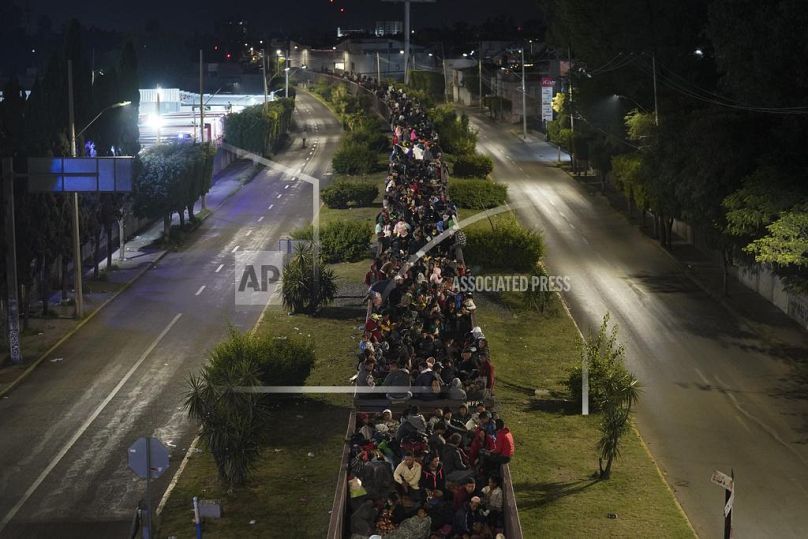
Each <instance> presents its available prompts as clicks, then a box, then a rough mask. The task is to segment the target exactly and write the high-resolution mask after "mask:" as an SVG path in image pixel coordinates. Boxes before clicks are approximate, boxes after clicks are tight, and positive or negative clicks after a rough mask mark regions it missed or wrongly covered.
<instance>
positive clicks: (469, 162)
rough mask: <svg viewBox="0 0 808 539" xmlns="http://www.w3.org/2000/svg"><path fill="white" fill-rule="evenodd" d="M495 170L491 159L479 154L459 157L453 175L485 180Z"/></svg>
mask: <svg viewBox="0 0 808 539" xmlns="http://www.w3.org/2000/svg"><path fill="white" fill-rule="evenodd" d="M493 170H494V162H493V161H492V160H491V158H490V157H488V156H486V155H482V154H479V153H470V154H466V155H458V156H457V157H456V158H455V162H454V168H453V169H452V174H454V175H455V176H457V177H460V178H485V177H486V176H488V175H489V174H491V172H492V171H493Z"/></svg>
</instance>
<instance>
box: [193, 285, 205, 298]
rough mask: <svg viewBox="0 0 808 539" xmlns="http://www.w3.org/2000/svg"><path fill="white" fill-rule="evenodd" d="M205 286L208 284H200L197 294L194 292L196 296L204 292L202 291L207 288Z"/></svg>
mask: <svg viewBox="0 0 808 539" xmlns="http://www.w3.org/2000/svg"><path fill="white" fill-rule="evenodd" d="M205 286H206V285H204V284H203V285H202V286H200V287H199V290H197V291H196V294H194V296H198V295H199V294H201V293H202V291H203V290H204V289H205Z"/></svg>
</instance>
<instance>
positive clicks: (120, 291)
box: [0, 187, 241, 398]
mask: <svg viewBox="0 0 808 539" xmlns="http://www.w3.org/2000/svg"><path fill="white" fill-rule="evenodd" d="M239 189H241V187H239ZM236 191H238V189H237V190H236ZM234 193H235V191H234ZM219 206H221V204H219ZM219 206H216V207H217V208H218V207H219ZM211 215H213V211H211V210H208V212H207V213H206V214H205V215H204V216H203V217H202V218H201V219H199V225H200V226H201V225H202V223H203V222H205V220H206V219H207V218H208V217H210V216H211ZM169 252H170V251H169V250H168V249H164V250H163V251H162V252H161V253H160V254H158V255H157V257H156V258H155V259H154V260H152V261H151V262H150V263H149V264H148V265H147V266H146V267H145V268H143V269H142V270H140V271H139V272H138V273H137V275H135V276H134V277H132V278H131V279H129V280H128V281H127V282H125V283H124V284H123V286H121V288H120V289H118V290H116V291H115V292H114V293H113V294H112V296H110V297H108V298H107V299H106V300H105V301H104V302H103V303H102V304H101V305H99V306H98V307H96V308H95V310H93V311H92V312H91V313H90V314H88V315H87V316H85V317H84V318H82V319H81V320H80V321H79V323H78V324H76V326H75V327H74V328H73V329H71V330H70V331H68V332H67V333H65V334H64V335H62V337H61V338H60V339H59V340H58V341H56V342H55V343H53V345H52V346H51V347H50V348H48V349H47V350H45V352H43V353H42V355H40V356H39V357H38V358H36V359H35V360H34V362H33V363H31V364H30V365H28V367H26V369H25V370H24V371H23V372H22V373H21V374H20V375H19V376H18V377H17V378H15V379H14V380H12V381H11V382H9V384H8V385H7V386H6V387H4V388H3V389H0V398H3V397H5V396H6V395H8V394H9V393H11V392H12V391H13V390H14V388H15V387H17V386H18V385H20V384H21V383H22V382H23V381H24V380H25V379H26V378H28V376H30V375H31V373H33V372H34V369H36V368H37V367H38V366H39V365H40V364H41V363H42V362H43V361H45V359H47V357H48V356H49V355H50V354H51V353H52V352H53V351H54V350H56V349H57V348H59V347H60V346H61V345H62V344H64V342H65V341H66V340H68V339H69V338H70V337H72V336H73V335H75V334H76V333H77V332H78V331H79V330H80V329H81V328H83V327H84V326H85V324H87V322H89V321H90V320H92V319H93V317H95V315H96V314H98V313H99V312H100V311H101V309H103V308H104V307H106V306H107V305H109V304H110V303H112V301H113V300H115V299H116V298H117V297H118V296H120V295H121V294H123V293H124V292H126V290H127V289H128V288H129V287H130V286H132V285H133V284H134V283H135V282H136V281H137V280H138V279H140V278H141V277H143V275H145V273H146V272H147V271H149V270H150V269H153V268H154V267H155V266H156V265H157V263H158V262H159V261H160V260H162V259H163V257H165V256H166V255H167V254H168V253H169Z"/></svg>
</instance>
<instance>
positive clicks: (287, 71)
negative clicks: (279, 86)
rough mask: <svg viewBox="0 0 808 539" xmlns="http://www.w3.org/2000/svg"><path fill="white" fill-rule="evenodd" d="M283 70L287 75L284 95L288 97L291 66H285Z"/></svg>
mask: <svg viewBox="0 0 808 539" xmlns="http://www.w3.org/2000/svg"><path fill="white" fill-rule="evenodd" d="M283 71H284V73H285V75H286V89H285V90H284V92H283V96H284V97H287V98H288V97H289V68H288V67H285V68H283Z"/></svg>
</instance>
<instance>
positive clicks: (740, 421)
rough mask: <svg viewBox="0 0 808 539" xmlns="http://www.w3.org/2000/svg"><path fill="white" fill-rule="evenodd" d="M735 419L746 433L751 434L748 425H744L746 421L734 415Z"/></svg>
mask: <svg viewBox="0 0 808 539" xmlns="http://www.w3.org/2000/svg"><path fill="white" fill-rule="evenodd" d="M735 419H737V420H738V423H740V424H741V425H742V426H743V428H745V429H746V432H752V429H750V428H749V425H747V424H746V421H744V420H743V419H741V416H739V415H738V414H735Z"/></svg>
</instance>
